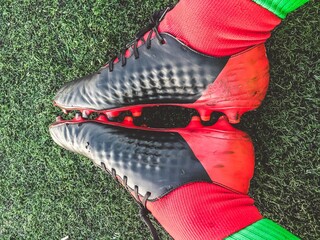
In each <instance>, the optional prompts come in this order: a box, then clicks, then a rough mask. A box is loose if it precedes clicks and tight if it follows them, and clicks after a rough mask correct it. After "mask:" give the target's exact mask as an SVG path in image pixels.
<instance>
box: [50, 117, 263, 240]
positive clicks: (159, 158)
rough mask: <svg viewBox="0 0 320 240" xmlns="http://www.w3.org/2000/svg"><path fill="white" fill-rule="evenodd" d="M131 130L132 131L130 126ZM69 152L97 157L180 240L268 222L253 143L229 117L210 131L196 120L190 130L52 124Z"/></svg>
mask: <svg viewBox="0 0 320 240" xmlns="http://www.w3.org/2000/svg"><path fill="white" fill-rule="evenodd" d="M120 126H122V127H120ZM123 126H125V127H123ZM50 133H51V136H52V138H53V140H54V141H55V142H56V143H57V144H59V145H60V146H61V147H63V148H65V149H68V150H70V151H73V152H76V153H79V154H82V155H84V156H86V157H88V158H90V159H91V160H92V161H93V163H94V164H95V165H97V166H98V167H100V168H102V169H103V170H105V171H106V172H108V173H110V174H111V175H112V176H113V177H114V179H115V180H117V181H119V182H120V183H121V184H122V185H123V186H124V187H125V188H126V189H127V190H128V191H129V192H130V193H131V194H132V195H133V197H134V198H135V200H136V201H137V202H138V204H139V206H140V207H141V212H140V213H141V216H142V217H143V219H144V221H145V223H146V224H147V225H148V226H149V228H150V229H151V231H152V234H153V237H154V239H158V237H157V234H156V232H155V228H154V227H153V225H152V224H151V222H150V220H149V218H148V217H147V214H148V213H149V212H151V214H152V215H153V216H154V217H155V218H156V219H157V220H158V221H159V223H160V224H161V225H162V226H163V227H164V228H165V229H166V231H167V232H168V233H169V234H170V235H171V236H172V237H174V239H223V238H225V237H227V236H229V235H230V234H231V233H234V232H237V231H239V230H240V229H242V228H245V227H246V226H248V225H250V224H252V223H254V222H255V221H258V220H260V219H261V215H260V213H259V212H258V210H257V209H256V208H255V207H254V205H253V200H252V199H251V198H249V197H248V196H247V195H246V194H247V193H248V189H249V185H250V180H251V178H252V176H253V171H254V149H253V145H252V142H251V139H250V137H249V136H248V135H247V134H246V133H244V132H242V131H240V130H238V129H235V128H234V127H232V126H231V125H230V124H229V123H228V121H227V119H226V117H221V118H220V119H219V120H218V121H217V122H216V124H214V125H213V126H210V127H205V126H203V125H201V120H200V118H199V117H193V118H192V120H191V122H190V124H189V125H188V126H187V127H186V128H176V129H161V130H159V129H152V128H147V127H137V126H133V124H132V118H131V117H127V118H125V120H124V122H123V123H121V124H120V123H115V122H110V121H108V119H107V118H106V116H105V115H103V114H101V115H100V116H99V117H98V118H96V119H95V120H87V119H83V118H82V117H81V116H80V114H78V115H77V116H76V117H75V118H74V119H73V120H62V119H61V118H58V120H57V122H56V123H54V124H53V125H51V126H50Z"/></svg>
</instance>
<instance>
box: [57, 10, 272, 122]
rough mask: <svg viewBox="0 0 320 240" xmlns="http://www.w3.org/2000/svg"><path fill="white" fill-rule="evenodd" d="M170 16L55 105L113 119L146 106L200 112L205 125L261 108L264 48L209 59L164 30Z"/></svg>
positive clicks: (67, 89)
mask: <svg viewBox="0 0 320 240" xmlns="http://www.w3.org/2000/svg"><path fill="white" fill-rule="evenodd" d="M167 11H168V9H167V10H166V11H160V12H157V13H155V14H154V15H153V16H152V17H151V22H150V23H149V25H148V26H147V27H146V28H144V29H142V30H141V31H140V32H139V33H137V35H136V38H135V40H134V41H133V42H131V43H129V44H128V45H127V46H126V49H124V50H123V51H122V52H121V54H120V55H119V56H118V57H115V58H113V59H112V60H110V61H109V62H108V63H107V65H106V66H104V67H102V68H101V69H100V70H99V71H97V72H95V73H92V74H91V75H89V76H86V77H82V78H80V79H77V80H74V81H72V82H69V83H67V84H66V85H65V86H63V87H62V88H61V89H60V90H59V91H58V93H57V95H56V96H55V99H54V103H55V105H57V106H59V107H60V108H62V109H63V110H64V111H68V110H80V111H81V112H82V113H83V115H84V116H85V115H89V114H91V113H92V112H99V113H103V114H106V115H107V116H108V117H109V118H112V117H116V116H118V114H119V113H120V112H122V111H127V110H128V111H131V112H132V115H133V116H134V117H138V116H140V115H141V110H142V109H143V107H146V106H148V107H152V106H159V105H173V106H181V107H186V108H194V109H196V110H197V111H198V112H199V113H200V117H201V119H202V120H203V121H208V120H210V115H211V113H212V112H213V111H215V112H222V113H224V114H225V115H226V116H227V117H228V119H229V122H230V123H238V122H239V121H240V117H241V116H242V114H244V113H245V112H247V111H251V110H254V109H256V108H257V107H258V106H259V105H260V104H261V102H262V100H263V99H264V97H265V95H266V92H267V88H268V83H269V63H268V59H267V56H266V49H265V46H264V44H261V45H256V46H253V47H251V48H249V49H247V50H245V51H243V52H240V53H238V54H235V55H232V56H228V57H214V56H209V55H205V54H203V53H201V52H198V51H196V50H194V49H191V48H190V47H188V46H187V45H185V44H184V43H182V42H181V41H179V40H178V39H177V38H175V37H174V36H172V35H170V34H168V33H166V32H159V31H158V25H159V23H160V22H161V20H162V19H163V18H164V16H165V14H166V12H167Z"/></svg>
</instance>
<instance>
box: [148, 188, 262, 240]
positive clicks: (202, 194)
mask: <svg viewBox="0 0 320 240" xmlns="http://www.w3.org/2000/svg"><path fill="white" fill-rule="evenodd" d="M147 208H148V209H149V210H150V211H151V213H152V215H153V216H154V217H155V218H156V219H157V220H158V221H159V223H160V224H161V225H162V226H163V227H164V228H165V229H166V230H167V231H168V233H169V234H170V235H171V236H172V237H173V238H174V239H177V240H179V239H197V240H202V239H203V240H207V239H211V240H214V239H224V238H226V237H228V236H229V235H231V234H233V233H235V232H237V231H239V230H241V229H243V228H245V227H247V226H249V225H250V224H252V223H255V222H257V221H259V220H260V219H262V216H261V214H260V213H259V211H258V209H257V208H256V207H255V206H254V201H253V199H252V198H250V197H249V196H248V195H245V194H240V193H235V192H232V191H230V190H228V189H225V188H223V187H220V186H218V185H215V184H211V183H200V182H199V183H191V184H188V185H184V186H182V187H180V188H178V189H176V190H174V191H173V192H171V193H169V194H168V195H166V196H164V197H162V198H160V199H159V200H157V201H155V202H148V203H147Z"/></svg>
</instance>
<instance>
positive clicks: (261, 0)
mask: <svg viewBox="0 0 320 240" xmlns="http://www.w3.org/2000/svg"><path fill="white" fill-rule="evenodd" d="M253 1H254V2H255V3H257V4H259V5H260V6H262V7H264V8H266V9H268V10H269V11H270V12H273V13H274V14H275V15H277V16H278V17H279V18H282V19H284V18H285V17H286V16H287V14H288V13H290V12H293V11H294V10H296V9H297V8H298V7H300V6H302V5H303V4H305V3H306V2H308V1H309V0H253Z"/></svg>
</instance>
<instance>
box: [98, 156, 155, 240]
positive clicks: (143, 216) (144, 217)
mask: <svg viewBox="0 0 320 240" xmlns="http://www.w3.org/2000/svg"><path fill="white" fill-rule="evenodd" d="M100 164H101V168H102V169H103V170H104V171H106V172H108V173H109V174H111V175H112V177H113V179H114V180H115V181H117V182H120V180H119V178H118V177H117V173H116V170H115V169H114V168H111V172H110V171H109V170H108V169H107V167H106V165H105V164H104V162H101V163H100ZM120 183H122V185H123V186H124V187H125V188H126V189H127V190H128V191H129V192H131V189H130V188H129V186H128V177H127V176H123V178H122V181H121V182H120ZM150 196H151V192H146V194H145V195H144V196H143V199H142V201H141V200H140V197H139V187H138V186H137V185H135V186H134V199H135V200H136V203H137V204H138V206H139V208H140V217H141V219H142V220H143V222H144V223H145V224H146V225H147V226H148V228H149V229H150V231H151V234H152V237H153V239H154V240H160V238H159V236H158V233H157V230H156V229H155V227H154V226H153V224H152V222H151V220H150V218H149V213H150V211H149V210H148V209H147V207H146V203H147V200H148V199H149V197H150Z"/></svg>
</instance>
